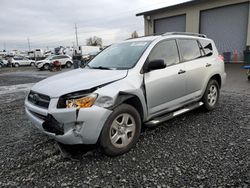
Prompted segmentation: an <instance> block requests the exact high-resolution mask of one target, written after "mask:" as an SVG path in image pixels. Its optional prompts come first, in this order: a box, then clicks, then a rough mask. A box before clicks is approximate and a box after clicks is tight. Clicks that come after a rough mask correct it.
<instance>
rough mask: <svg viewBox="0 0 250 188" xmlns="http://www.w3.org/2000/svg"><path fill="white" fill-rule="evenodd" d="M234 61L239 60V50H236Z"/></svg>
mask: <svg viewBox="0 0 250 188" xmlns="http://www.w3.org/2000/svg"><path fill="white" fill-rule="evenodd" d="M233 62H234V63H238V62H239V53H238V51H237V50H234V54H233Z"/></svg>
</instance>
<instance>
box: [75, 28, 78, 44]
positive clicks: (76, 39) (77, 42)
mask: <svg viewBox="0 0 250 188" xmlns="http://www.w3.org/2000/svg"><path fill="white" fill-rule="evenodd" d="M75 32H76V46H77V47H78V36H77V25H76V24H75Z"/></svg>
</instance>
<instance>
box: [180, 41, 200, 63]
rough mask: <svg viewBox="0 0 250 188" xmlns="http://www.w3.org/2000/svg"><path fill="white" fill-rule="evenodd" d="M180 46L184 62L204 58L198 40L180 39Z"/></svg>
mask: <svg viewBox="0 0 250 188" xmlns="http://www.w3.org/2000/svg"><path fill="white" fill-rule="evenodd" d="M178 44H179V48H180V51H181V54H182V58H183V61H191V60H194V59H198V58H200V57H202V54H201V49H200V47H199V44H198V41H197V40H192V39H179V40H178Z"/></svg>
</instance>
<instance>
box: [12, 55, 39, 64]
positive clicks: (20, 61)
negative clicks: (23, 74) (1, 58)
mask: <svg viewBox="0 0 250 188" xmlns="http://www.w3.org/2000/svg"><path fill="white" fill-rule="evenodd" d="M11 64H12V66H13V67H20V66H34V65H35V61H33V60H30V59H28V58H26V57H22V56H15V57H13V58H12V59H11Z"/></svg>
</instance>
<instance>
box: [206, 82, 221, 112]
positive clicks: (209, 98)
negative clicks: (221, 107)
mask: <svg viewBox="0 0 250 188" xmlns="http://www.w3.org/2000/svg"><path fill="white" fill-rule="evenodd" d="M212 88H213V89H212ZM213 90H216V92H217V93H216V96H215V94H213V93H212V92H211V91H213ZM219 96H220V87H219V84H218V82H217V81H216V80H210V81H209V82H208V85H207V88H206V91H205V93H204V95H203V97H202V102H203V103H204V105H203V107H204V109H205V110H206V111H212V110H213V109H214V108H215V107H216V105H217V103H218V102H219Z"/></svg>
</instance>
